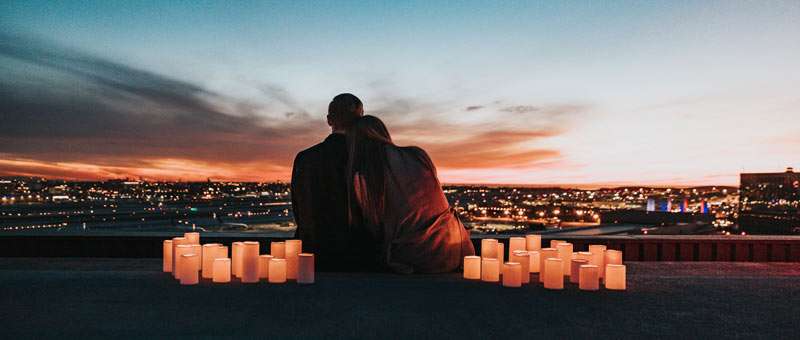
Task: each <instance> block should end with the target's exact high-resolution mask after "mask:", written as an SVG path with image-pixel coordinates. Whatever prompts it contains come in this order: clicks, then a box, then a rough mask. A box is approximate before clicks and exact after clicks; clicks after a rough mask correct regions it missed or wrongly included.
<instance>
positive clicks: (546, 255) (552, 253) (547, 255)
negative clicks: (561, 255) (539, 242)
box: [539, 248, 564, 282]
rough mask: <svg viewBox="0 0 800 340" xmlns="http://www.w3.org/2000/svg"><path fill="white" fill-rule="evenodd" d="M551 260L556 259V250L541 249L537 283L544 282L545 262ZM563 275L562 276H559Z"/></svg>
mask: <svg viewBox="0 0 800 340" xmlns="http://www.w3.org/2000/svg"><path fill="white" fill-rule="evenodd" d="M551 258H555V259H557V258H558V250H556V249H553V248H542V250H541V251H539V282H544V276H545V272H547V267H546V266H545V261H547V259H551ZM562 271H563V269H562ZM561 275H564V274H561Z"/></svg>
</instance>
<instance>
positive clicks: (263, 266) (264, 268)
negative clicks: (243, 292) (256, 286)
mask: <svg viewBox="0 0 800 340" xmlns="http://www.w3.org/2000/svg"><path fill="white" fill-rule="evenodd" d="M273 258H274V257H272V255H259V256H258V278H259V279H269V260H272V259H273Z"/></svg>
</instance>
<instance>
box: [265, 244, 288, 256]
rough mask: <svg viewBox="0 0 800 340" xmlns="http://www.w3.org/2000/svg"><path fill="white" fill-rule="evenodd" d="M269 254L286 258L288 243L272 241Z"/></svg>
mask: <svg viewBox="0 0 800 340" xmlns="http://www.w3.org/2000/svg"><path fill="white" fill-rule="evenodd" d="M269 254H270V255H272V257H274V258H276V259H285V258H286V243H283V242H272V243H270V244H269Z"/></svg>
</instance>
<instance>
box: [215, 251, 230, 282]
mask: <svg viewBox="0 0 800 340" xmlns="http://www.w3.org/2000/svg"><path fill="white" fill-rule="evenodd" d="M213 272H214V278H213V279H212V281H213V282H215V283H228V282H231V259H229V258H227V257H221V258H217V259H214V269H213Z"/></svg>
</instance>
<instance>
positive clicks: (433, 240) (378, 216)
mask: <svg viewBox="0 0 800 340" xmlns="http://www.w3.org/2000/svg"><path fill="white" fill-rule="evenodd" d="M347 139H348V148H349V161H348V171H349V175H348V187H349V188H350V191H351V195H350V198H351V200H354V201H355V202H356V203H357V204H350V206H351V213H350V218H351V219H355V220H356V221H354V222H361V224H363V225H365V226H366V227H367V229H368V230H370V232H371V233H372V234H373V235H372V236H373V237H374V238H375V239H376V240H383V241H382V242H381V244H380V256H381V258H380V261H381V262H382V263H383V265H386V266H388V267H389V268H390V269H392V270H394V271H396V272H400V273H413V272H418V273H441V272H449V271H453V270H456V269H457V268H459V267H460V266H461V264H462V261H463V258H464V256H467V255H474V254H475V249H474V248H473V246H472V242H471V241H470V238H469V232H468V231H467V230H466V229H464V225H463V224H461V222H460V221H459V220H458V217H457V216H456V215H455V212H454V211H453V210H452V209H451V208H450V205H449V204H448V203H447V199H446V198H445V197H444V192H442V187H441V184H440V183H439V179H438V178H437V177H436V168H435V167H434V166H433V162H431V159H430V158H429V157H428V155H427V154H426V153H425V151H423V150H422V149H420V148H418V147H399V146H396V145H394V143H392V138H391V137H390V136H389V131H387V130H386V126H385V125H384V124H383V122H381V120H380V119H378V118H376V117H374V116H364V117H362V118H360V119H358V120H357V121H356V122H355V124H354V125H353V127H352V128H351V129H350V130H349V131H348V136H347Z"/></svg>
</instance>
